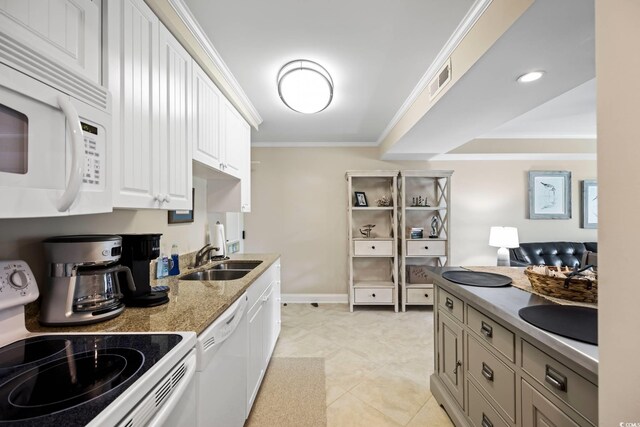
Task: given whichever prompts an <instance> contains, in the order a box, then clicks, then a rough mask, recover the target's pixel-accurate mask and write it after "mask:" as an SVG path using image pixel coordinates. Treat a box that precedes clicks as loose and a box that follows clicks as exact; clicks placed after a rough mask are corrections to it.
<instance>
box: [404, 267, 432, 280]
mask: <svg viewBox="0 0 640 427" xmlns="http://www.w3.org/2000/svg"><path fill="white" fill-rule="evenodd" d="M407 269H408V270H409V273H408V279H409V283H411V284H426V283H428V280H427V279H428V277H429V276H427V267H426V266H425V265H407Z"/></svg>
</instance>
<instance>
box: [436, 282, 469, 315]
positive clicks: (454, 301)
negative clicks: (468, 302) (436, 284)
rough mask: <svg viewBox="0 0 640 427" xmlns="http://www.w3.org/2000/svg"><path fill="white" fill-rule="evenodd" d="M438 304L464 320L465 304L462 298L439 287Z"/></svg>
mask: <svg viewBox="0 0 640 427" xmlns="http://www.w3.org/2000/svg"><path fill="white" fill-rule="evenodd" d="M438 305H439V306H440V307H442V309H443V310H444V311H446V312H447V313H449V314H450V315H452V316H453V317H455V318H456V319H458V320H459V321H461V322H464V304H463V302H462V300H461V299H460V298H458V297H454V296H453V295H451V294H450V293H449V292H447V291H445V290H443V289H442V288H439V289H438Z"/></svg>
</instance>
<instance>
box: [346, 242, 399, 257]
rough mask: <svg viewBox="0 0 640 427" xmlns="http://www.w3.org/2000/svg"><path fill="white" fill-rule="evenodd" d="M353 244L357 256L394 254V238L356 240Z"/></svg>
mask: <svg viewBox="0 0 640 427" xmlns="http://www.w3.org/2000/svg"><path fill="white" fill-rule="evenodd" d="M353 245H354V247H353V254H354V255H355V256H393V240H369V241H366V240H356V241H355V242H353Z"/></svg>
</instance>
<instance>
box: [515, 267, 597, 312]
mask: <svg viewBox="0 0 640 427" xmlns="http://www.w3.org/2000/svg"><path fill="white" fill-rule="evenodd" d="M524 274H525V275H526V276H527V278H528V279H529V282H531V286H532V287H533V289H534V290H535V291H536V292H539V293H541V294H543V295H549V296H552V297H555V298H563V299H568V300H571V301H576V302H587V303H597V302H598V274H597V272H595V271H593V269H592V268H591V266H590V265H589V266H586V267H583V268H581V269H579V270H575V271H573V270H571V269H570V268H567V267H547V266H544V265H540V266H537V265H534V266H530V267H527V268H526V269H525V270H524Z"/></svg>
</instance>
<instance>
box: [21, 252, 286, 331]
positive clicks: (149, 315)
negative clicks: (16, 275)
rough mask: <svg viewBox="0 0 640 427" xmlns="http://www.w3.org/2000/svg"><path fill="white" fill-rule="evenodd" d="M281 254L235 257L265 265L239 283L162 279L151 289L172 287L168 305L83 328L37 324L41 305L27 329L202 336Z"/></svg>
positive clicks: (30, 314)
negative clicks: (165, 286) (258, 261)
mask: <svg viewBox="0 0 640 427" xmlns="http://www.w3.org/2000/svg"><path fill="white" fill-rule="evenodd" d="M279 257H280V255H278V254H235V255H232V256H230V259H231V260H246V261H248V260H260V261H262V263H261V264H260V265H259V266H258V267H256V268H254V269H253V270H251V271H250V272H249V274H247V275H246V276H244V277H243V278H241V279H237V280H224V281H223V280H216V281H197V280H193V281H191V280H190V281H187V280H180V279H179V277H180V276H175V277H168V278H164V279H160V280H157V281H155V283H152V286H156V285H167V286H169V288H170V290H169V302H168V303H167V304H164V305H160V306H157V307H149V308H138V307H127V308H126V309H125V310H124V312H123V313H122V314H121V315H119V316H118V317H116V318H114V319H111V320H107V321H104V322H100V323H94V324H90V325H82V326H64V327H48V326H42V325H40V324H39V323H38V305H37V304H32V305H30V306H28V307H27V310H26V313H25V317H26V326H27V329H28V330H29V331H30V332H174V331H195V332H196V333H197V334H200V333H201V332H202V331H204V330H205V329H206V327H207V326H209V325H210V324H211V323H212V322H213V321H214V320H215V319H216V318H217V317H218V316H220V315H221V314H222V313H223V312H224V311H225V310H226V309H227V308H228V307H229V306H230V305H231V304H233V302H234V301H235V300H237V299H238V298H239V297H240V296H241V295H242V294H243V293H244V292H245V291H246V290H247V288H249V286H250V285H251V284H252V283H253V282H254V281H255V280H256V279H257V278H258V277H260V275H262V273H264V272H265V271H266V270H267V269H268V268H269V267H270V266H271V265H272V264H273V263H274V262H275V261H276V260H277V259H278V258H279ZM220 262H221V261H217V262H216V261H214V262H210V263H208V264H205V265H203V266H201V267H198V268H196V269H186V268H184V267H183V268H182V271H181V275H185V274H186V273H192V272H194V271H200V270H206V269H208V268H211V267H212V266H214V265H216V264H219V263H220Z"/></svg>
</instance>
